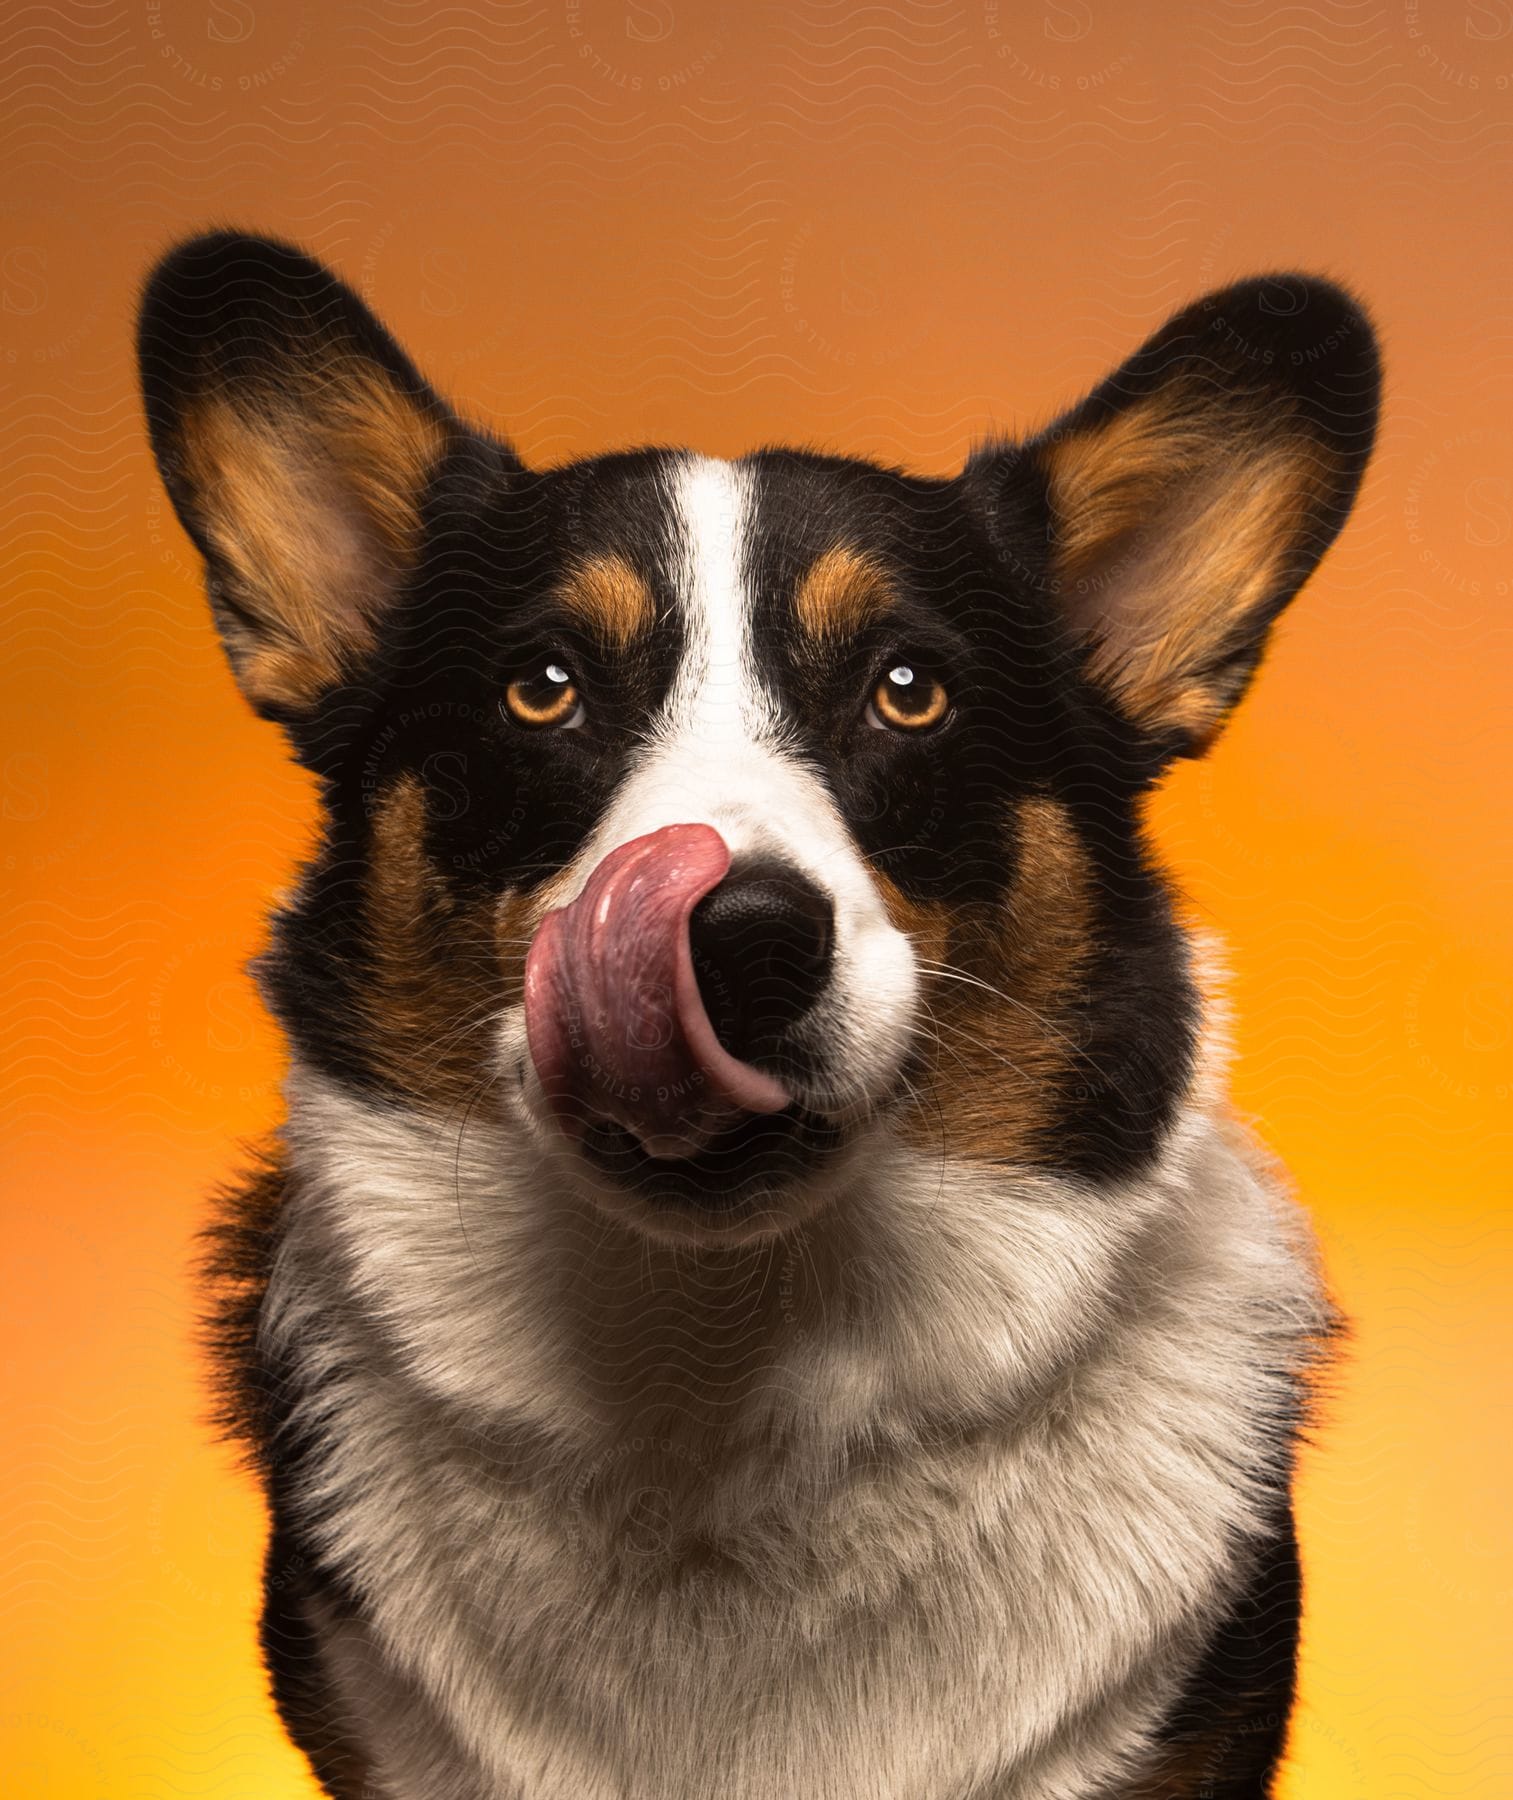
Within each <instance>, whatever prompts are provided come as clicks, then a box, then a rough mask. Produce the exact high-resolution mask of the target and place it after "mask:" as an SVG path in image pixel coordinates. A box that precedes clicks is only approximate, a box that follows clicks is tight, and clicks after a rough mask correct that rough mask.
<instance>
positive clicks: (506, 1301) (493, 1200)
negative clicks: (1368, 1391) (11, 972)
mask: <svg viewBox="0 0 1513 1800" xmlns="http://www.w3.org/2000/svg"><path fill="white" fill-rule="evenodd" d="M290 1136H291V1148H292V1166H293V1168H294V1171H295V1193H294V1195H293V1197H292V1199H291V1203H290V1217H289V1226H288V1231H287V1235H286V1238H285V1242H284V1246H283V1250H282V1252H281V1255H280V1259H279V1262H278V1265H277V1268H276V1271H275V1275H274V1280H273V1283H272V1286H271V1289H270V1295H269V1306H268V1309H267V1315H266V1316H267V1321H268V1329H269V1330H270V1331H271V1332H273V1333H275V1334H276V1335H277V1336H278V1338H279V1339H280V1340H281V1341H282V1343H283V1344H284V1346H285V1347H286V1353H287V1354H290V1355H292V1356H293V1358H294V1359H295V1361H296V1363H297V1364H299V1365H301V1366H302V1367H304V1368H305V1369H306V1370H308V1371H309V1373H310V1375H311V1376H312V1377H313V1378H314V1382H313V1390H314V1391H315V1392H317V1393H318V1394H319V1395H320V1401H319V1415H318V1417H315V1418H312V1419H311V1420H310V1421H309V1422H310V1423H312V1424H314V1425H316V1426H317V1427H318V1428H319V1429H320V1431H321V1433H322V1441H323V1454H322V1457H321V1459H320V1470H321V1473H320V1480H319V1483H318V1487H317V1488H316V1489H315V1490H314V1491H312V1492H311V1493H310V1494H309V1495H308V1496H307V1499H308V1501H309V1502H310V1503H311V1504H312V1505H314V1504H315V1503H317V1502H318V1503H319V1505H320V1508H321V1513H322V1516H323V1518H325V1519H326V1520H327V1521H328V1522H327V1523H326V1524H324V1525H323V1526H322V1527H321V1535H322V1538H323V1541H324V1544H325V1547H326V1549H327V1552H328V1554H329V1555H330V1556H331V1558H332V1559H333V1561H334V1562H335V1563H336V1564H337V1565H338V1566H339V1567H340V1568H341V1569H342V1570H343V1572H344V1573H345V1574H346V1576H347V1578H348V1579H349V1580H350V1581H351V1582H352V1583H353V1585H354V1586H355V1587H356V1588H357V1590H358V1591H359V1592H360V1593H361V1594H362V1596H363V1597H364V1600H365V1602H366V1605H367V1608H368V1613H369V1618H370V1626H369V1627H368V1629H367V1630H366V1631H365V1632H364V1633H362V1634H356V1633H353V1632H352V1631H350V1630H349V1631H347V1632H346V1633H344V1634H338V1635H337V1636H336V1637H335V1638H333V1640H332V1641H331V1643H330V1647H329V1660H330V1662H331V1665H332V1667H333V1670H334V1671H335V1673H336V1674H337V1678H338V1680H339V1681H340V1683H341V1685H342V1686H343V1688H344V1689H345V1690H346V1692H347V1694H348V1698H349V1701H350V1703H351V1704H352V1705H353V1706H354V1708H355V1709H356V1710H357V1712H358V1713H359V1715H360V1716H362V1717H363V1719H364V1731H365V1736H366V1739H367V1742H368V1745H369V1748H370V1749H371V1750H372V1752H373V1754H374V1756H375V1760H376V1764H377V1777H378V1779H379V1780H380V1781H381V1782H382V1783H383V1784H384V1785H383V1788H382V1790H381V1791H383V1792H385V1793H389V1794H391V1795H392V1796H394V1800H411V1796H414V1800H483V1796H501V1795H510V1796H514V1795H520V1796H522V1797H524V1796H530V1800H610V1797H611V1796H613V1797H614V1800H640V1797H642V1796H645V1797H646V1800H696V1797H697V1800H705V1797H706V1796H709V1795H712V1794H719V1795H721V1796H726V1797H728V1800H842V1797H846V1800H850V1797H852V1796H873V1795H876V1796H878V1797H879V1800H882V1797H883V1796H887V1797H888V1800H974V1797H977V1796H981V1797H983V1800H986V1797H987V1796H1000V1795H1001V1796H1010V1795H1012V1796H1015V1797H1017V1800H1073V1797H1074V1796H1083V1795H1088V1794H1092V1793H1095V1792H1096V1791H1097V1790H1098V1787H1099V1785H1100V1784H1101V1783H1104V1782H1106V1781H1107V1780H1108V1779H1109V1777H1110V1776H1111V1775H1113V1774H1115V1773H1117V1771H1118V1769H1119V1768H1120V1767H1121V1766H1122V1765H1123V1763H1124V1761H1125V1760H1126V1759H1127V1758H1128V1757H1129V1756H1130V1755H1131V1754H1132V1753H1134V1752H1136V1751H1138V1749H1139V1746H1140V1744H1141V1742H1142V1740H1143V1734H1144V1732H1145V1731H1146V1730H1148V1729H1149V1727H1150V1725H1151V1724H1152V1722H1153V1721H1154V1719H1155V1717H1156V1716H1158V1714H1159V1709H1160V1707H1161V1704H1162V1702H1163V1700H1164V1699H1165V1697H1166V1696H1167V1694H1168V1693H1169V1690H1170V1685H1171V1683H1172V1682H1173V1681H1174V1680H1175V1679H1176V1678H1177V1677H1178V1676H1179V1675H1180V1673H1181V1671H1182V1667H1183V1663H1184V1659H1185V1656H1186V1654H1187V1651H1188V1646H1189V1642H1190V1635H1191V1632H1192V1631H1193V1629H1194V1627H1195V1624H1196V1623H1197V1622H1198V1621H1200V1620H1201V1619H1202V1618H1203V1617H1204V1616H1205V1615H1206V1614H1207V1613H1208V1611H1209V1610H1210V1609H1211V1608H1212V1606H1213V1604H1214V1601H1215V1598H1216V1596H1217V1595H1219V1594H1220V1593H1221V1592H1222V1591H1223V1589H1224V1588H1225V1586H1226V1585H1227V1583H1228V1582H1229V1580H1230V1579H1231V1575H1232V1569H1233V1563H1234V1556H1235V1548H1234V1547H1235V1543H1236V1539H1237V1536H1238V1535H1240V1534H1243V1532H1244V1530H1245V1528H1246V1526H1247V1524H1248V1522H1249V1521H1250V1518H1251V1508H1252V1504H1253V1500H1254V1497H1255V1491H1256V1483H1257V1480H1258V1478H1259V1477H1260V1476H1262V1475H1263V1474H1264V1472H1265V1459H1266V1456H1267V1455H1268V1448H1267V1446H1268V1444H1272V1443H1274V1442H1275V1433H1274V1431H1268V1424H1269V1423H1270V1422H1271V1421H1273V1420H1274V1419H1275V1418H1276V1417H1277V1416H1278V1415H1279V1414H1280V1413H1281V1412H1282V1411H1283V1409H1285V1407H1286V1405H1287V1403H1288V1401H1289V1399H1290V1393H1289V1389H1288V1372H1289V1371H1292V1370H1297V1369H1300V1368H1301V1367H1302V1366H1303V1365H1304V1364H1305V1363H1306V1361H1307V1358H1308V1354H1309V1350H1310V1347H1311V1344H1312V1342H1313V1340H1314V1338H1315V1336H1316V1334H1317V1332H1318V1330H1319V1328H1320V1325H1321V1323H1322V1318H1323V1308H1322V1303H1321V1300H1320V1296H1319V1292H1318V1287H1317V1282H1316V1277H1315V1275H1314V1271H1313V1265H1312V1259H1311V1256H1310V1254H1309V1251H1308V1247H1307V1242H1306V1238H1305V1236H1304V1235H1303V1233H1302V1231H1301V1227H1300V1224H1299V1221H1298V1219H1297V1217H1296V1215H1295V1214H1294V1213H1293V1211H1292V1209H1291V1208H1290V1206H1289V1205H1288V1204H1287V1203H1286V1202H1285V1201H1284V1200H1283V1199H1282V1198H1281V1197H1280V1196H1279V1195H1278V1194H1277V1193H1276V1192H1275V1191H1274V1189H1273V1188H1272V1187H1271V1186H1270V1184H1269V1183H1267V1182H1266V1181H1265V1180H1264V1179H1263V1178H1261V1177H1260V1176H1258V1175H1257V1173H1256V1172H1255V1169H1254V1166H1253V1163H1252V1160H1251V1159H1250V1158H1249V1157H1248V1156H1247V1155H1246V1154H1245V1153H1244V1150H1243V1146H1241V1145H1240V1144H1238V1143H1237V1141H1236V1140H1235V1138H1234V1136H1233V1134H1232V1132H1230V1131H1229V1130H1228V1129H1227V1128H1226V1127H1224V1126H1223V1125H1222V1124H1221V1123H1220V1122H1219V1120H1218V1118H1217V1116H1216V1115H1213V1114H1210V1113H1208V1112H1206V1111H1194V1112H1193V1113H1191V1114H1189V1115H1188V1116H1187V1117H1186V1118H1185V1119H1184V1120H1183V1122H1182V1123H1181V1125H1180V1126H1179V1128H1178V1129H1177V1131H1176V1132H1174V1134H1173V1136H1172V1140H1171V1142H1170V1144H1169V1146H1168V1149H1167V1151H1166V1154H1165V1156H1164V1157H1163V1160H1162V1163H1161V1165H1160V1167H1159V1168H1158V1169H1157V1170H1156V1171H1154V1172H1153V1173H1152V1174H1151V1175H1150V1176H1148V1177H1147V1178H1145V1179H1144V1180H1142V1181H1141V1182H1139V1183H1134V1184H1129V1185H1125V1186H1121V1187H1119V1188H1116V1189H1102V1190H1099V1189H1094V1188H1092V1187H1088V1186H1085V1185H1078V1184H1073V1183H1070V1182H1062V1181H1054V1180H1050V1179H1047V1178H1045V1177H1040V1176H1032V1175H1028V1174H1014V1173H1011V1172H1005V1171H1002V1170H988V1169H983V1168H970V1167H953V1166H950V1165H946V1166H945V1167H944V1168H943V1167H942V1164H941V1163H940V1161H939V1159H935V1160H933V1161H932V1160H931V1159H929V1158H927V1157H923V1156H920V1155H918V1154H917V1153H914V1152H906V1151H903V1150H901V1149H899V1148H897V1147H896V1146H894V1145H892V1144H891V1143H890V1142H889V1141H888V1140H886V1139H885V1138H884V1137H882V1136H877V1137H875V1138H874V1139H873V1140H871V1141H870V1142H869V1143H868V1144H867V1145H866V1146H865V1155H864V1156H862V1157H861V1158H859V1159H858V1160H857V1162H856V1163H855V1164H854V1165H853V1166H854V1168H857V1169H864V1170H865V1179H864V1180H863V1179H859V1178H853V1181H852V1184H851V1186H850V1187H849V1189H848V1190H847V1191H846V1192H844V1193H842V1194H839V1195H837V1196H836V1198H835V1199H834V1200H833V1201H832V1203H831V1205H830V1206H829V1207H828V1209H827V1210H826V1211H825V1212H824V1213H823V1214H822V1215H821V1216H820V1217H819V1218H818V1219H817V1220H816V1221H815V1222H814V1223H813V1224H812V1225H811V1226H810V1227H809V1228H808V1229H807V1230H806V1231H805V1232H804V1233H803V1234H802V1236H801V1237H799V1238H797V1239H794V1240H791V1241H789V1242H786V1243H779V1244H777V1245H775V1246H774V1245H765V1246H757V1247H749V1248H747V1249H745V1250H743V1251H740V1252H732V1253H729V1254H726V1255H724V1256H722V1257H719V1258H713V1257H710V1256H707V1255H705V1254H703V1253H696V1252H693V1251H690V1250H687V1249H683V1250H674V1249H672V1248H671V1247H666V1246H650V1245H648V1244H645V1243H644V1242H640V1241H638V1240H636V1239H634V1238H633V1237H632V1236H631V1234H630V1233H629V1232H627V1231H625V1230H623V1229H622V1228H620V1227H618V1226H612V1225H610V1224H608V1223H607V1222H606V1221H604V1220H603V1219H601V1218H600V1217H598V1216H597V1215H596V1214H593V1213H592V1212H591V1211H589V1210H587V1209H586V1208H585V1207H584V1206H583V1205H582V1204H581V1202H577V1201H574V1200H573V1199H572V1198H571V1197H569V1196H566V1195H562V1194H559V1193H556V1192H554V1191H552V1188H551V1185H550V1183H549V1181H548V1179H547V1177H546V1175H545V1172H544V1170H543V1168H542V1167H541V1166H540V1164H539V1162H537V1161H534V1160H533V1153H532V1152H531V1151H530V1149H529V1147H528V1146H526V1145H524V1144H522V1142H521V1141H520V1140H519V1139H518V1137H516V1136H515V1135H514V1134H512V1133H508V1132H504V1131H495V1130H494V1129H492V1128H491V1127H489V1126H488V1125H478V1124H476V1123H474V1124H473V1125H470V1126H469V1128H468V1131H467V1135H466V1138H465V1139H464V1141H463V1142H462V1143H459V1141H458V1136H457V1130H456V1127H455V1124H454V1125H450V1126H448V1125H443V1124H441V1123H440V1122H437V1121H424V1120H416V1119H414V1118H412V1117H409V1116H406V1115H402V1114H399V1113H396V1112H394V1111H392V1110H382V1109H378V1108H374V1107H370V1106H368V1105H366V1104H364V1103H362V1102H359V1101H357V1100H355V1099H353V1098H352V1097H350V1096H349V1095H346V1094H344V1093H341V1092H338V1091H337V1090H335V1089H333V1088H330V1087H327V1086H324V1085H323V1084H321V1083H320V1082H318V1081H316V1080H315V1079H313V1078H310V1077H307V1076H303V1075H299V1076H297V1077H296V1078H295V1080H294V1082H293V1083H292V1086H291V1134H290Z"/></svg>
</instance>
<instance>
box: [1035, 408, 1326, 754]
mask: <svg viewBox="0 0 1513 1800" xmlns="http://www.w3.org/2000/svg"><path fill="white" fill-rule="evenodd" d="M1043 455H1044V461H1045V468H1046V472H1047V476H1048V480H1049V490H1050V498H1051V506H1052V511H1053V513H1054V516H1055V519H1056V522H1057V523H1056V548H1055V557H1056V573H1057V579H1058V582H1059V587H1060V596H1061V600H1062V604H1063V605H1064V607H1065V609H1066V613H1067V616H1068V618H1069V619H1070V621H1071V623H1072V625H1073V627H1074V629H1075V630H1076V631H1077V632H1078V633H1079V635H1081V636H1083V637H1085V638H1086V639H1087V640H1088V642H1089V644H1090V645H1091V653H1090V657H1089V663H1088V669H1089V673H1090V674H1091V675H1092V677H1093V678H1094V679H1095V680H1097V681H1100V682H1102V683H1104V684H1105V685H1106V686H1107V687H1108V688H1109V689H1110V691H1112V692H1113V693H1114V694H1115V696H1116V697H1117V698H1118V699H1119V701H1120V702H1121V704H1122V705H1123V707H1124V709H1125V711H1126V712H1127V713H1128V714H1129V716H1130V717H1131V718H1132V719H1134V720H1135V721H1136V722H1137V723H1138V724H1142V725H1145V726H1147V727H1149V728H1151V729H1153V730H1161V731H1165V730H1173V729H1175V730H1177V731H1180V732H1181V733H1183V734H1184V735H1185V736H1187V737H1188V738H1190V739H1192V740H1197V739H1201V738H1202V737H1203V736H1204V735H1205V734H1207V733H1209V732H1211V731H1212V730H1213V729H1214V728H1215V727H1216V726H1217V724H1218V723H1219V721H1220V720H1221V719H1222V718H1223V716H1224V714H1225V713H1226V712H1227V711H1228V709H1229V707H1230V706H1231V705H1233V703H1234V701H1235V700H1236V699H1237V698H1238V697H1239V690H1240V689H1241V688H1242V687H1243V685H1244V682H1245V679H1246V676H1247V675H1248V668H1247V667H1243V666H1242V667H1240V668H1236V669H1230V670H1227V671H1226V668H1225V658H1224V651H1225V646H1226V645H1227V644H1229V643H1231V642H1232V641H1233V640H1234V638H1235V636H1236V634H1243V632H1244V628H1245V626H1246V623H1247V621H1249V620H1251V619H1257V620H1260V619H1261V618H1262V615H1263V612H1264V609H1265V608H1266V606H1267V603H1268V601H1269V600H1270V599H1271V597H1272V596H1273V595H1274V594H1275V592H1276V590H1277V587H1278V584H1279V583H1280V582H1281V581H1282V579H1283V577H1284V574H1285V571H1286V568H1287V565H1288V564H1289V562H1290V561H1291V560H1292V558H1293V557H1294V555H1295V553H1296V551H1297V549H1298V545H1299V543H1300V541H1301V539H1302V537H1303V535H1304V533H1305V532H1306V529H1307V524H1308V517H1309V503H1310V495H1311V493H1312V492H1314V491H1319V490H1324V491H1327V490H1328V488H1329V487H1330V486H1331V485H1332V484H1333V483H1334V482H1336V481H1337V480H1338V470H1337V469H1336V468H1335V467H1334V466H1333V463H1332V461H1330V460H1329V459H1328V458H1327V456H1326V452H1325V449H1324V447H1323V445H1322V444H1321V443H1320V442H1319V441H1318V439H1317V438H1316V437H1314V436H1313V435H1312V434H1310V433H1308V432H1307V431H1306V430H1304V429H1303V428H1302V427H1301V425H1298V424H1295V423H1292V422H1289V421H1286V420H1283V421H1275V420H1274V421H1272V425H1271V429H1270V430H1268V432H1267V434H1266V436H1265V438H1264V439H1262V438H1261V437H1258V436H1257V435H1256V434H1255V433H1254V432H1251V433H1246V432H1245V431H1244V430H1243V429H1241V428H1239V427H1238V426H1237V425H1236V422H1235V420H1234V418H1233V416H1232V415H1231V414H1230V413H1228V412H1227V411H1221V410H1219V409H1216V408H1214V407H1213V406H1212V405H1209V406H1207V407H1205V406H1204V405H1203V403H1202V401H1201V399H1195V398H1194V397H1193V396H1191V395H1188V396H1184V395H1182V394H1181V393H1176V394H1162V395H1159V396H1156V397H1155V398H1153V399H1152V400H1151V401H1149V402H1147V403H1146V404H1144V405H1139V406H1133V407H1131V408H1129V409H1128V411H1126V412H1122V413H1119V414H1117V415H1116V416H1115V417H1114V418H1112V419H1111V420H1109V421H1108V422H1107V423H1106V424H1104V425H1101V426H1098V427H1096V428H1094V429H1091V430H1087V431H1074V432H1069V433H1067V434H1066V435H1065V436H1064V437H1063V438H1061V439H1059V440H1057V441H1054V442H1052V443H1050V444H1048V445H1047V446H1046V447H1045V449H1044V452H1043Z"/></svg>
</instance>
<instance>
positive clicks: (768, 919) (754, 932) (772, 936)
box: [688, 862, 835, 1062]
mask: <svg viewBox="0 0 1513 1800" xmlns="http://www.w3.org/2000/svg"><path fill="white" fill-rule="evenodd" d="M688 936H689V942H690V945H691V947H692V949H693V966H694V972H695V974H696V975H697V976H698V978H699V994H700V996H701V997H702V999H703V1001H704V1010H705V1011H706V1012H707V1013H708V1014H709V1018H710V1023H711V1024H712V1025H713V1026H714V1028H715V1034H716V1036H717V1037H718V1038H719V1040H720V1042H721V1043H722V1044H723V1045H724V1046H725V1048H726V1049H727V1050H728V1051H729V1052H730V1054H731V1055H732V1056H737V1057H739V1058H740V1059H741V1060H742V1061H743V1062H754V1061H756V1060H758V1059H759V1058H762V1057H769V1058H770V1057H772V1056H773V1055H775V1054H776V1053H777V1052H778V1050H779V1048H780V1045H781V1041H782V1038H783V1034H784V1033H785V1032H786V1031H787V1030H788V1028H789V1027H790V1026H791V1025H793V1024H794V1023H795V1022H796V1021H797V1020H798V1019H800V1018H802V1016H803V1015H804V1014H805V1013H806V1012H807V1011H808V1010H809V1008H810V1007H811V1006H812V1005H813V1004H814V1002H815V1001H816V1000H817V999H818V998H819V995H820V990H821V989H822V988H823V987H824V985H825V981H826V978H827V977H828V975H829V973H830V952H831V943H832V940H833V938H834V936H835V909H834V907H832V906H831V904H830V900H829V897H828V896H827V895H825V894H822V893H821V892H820V890H819V889H818V888H817V887H816V886H815V885H814V883H813V882H811V881H808V880H806V879H805V878H804V876H802V875H801V874H799V872H798V870H797V869H793V868H790V867H789V866H788V865H787V864H786V863H781V862H751V863H746V864H744V865H742V866H741V867H740V868H736V869H732V870H731V872H730V873H729V874H728V875H727V876H726V877H725V879H724V880H723V881H722V882H721V883H720V885H719V886H718V887H717V888H716V889H715V890H714V892H713V893H712V894H706V895H705V896H704V898H703V899H702V900H701V901H700V902H699V904H698V905H697V906H696V907H695V908H694V909H693V916H692V917H691V918H690V919H689V921H688Z"/></svg>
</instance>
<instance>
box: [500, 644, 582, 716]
mask: <svg viewBox="0 0 1513 1800" xmlns="http://www.w3.org/2000/svg"><path fill="white" fill-rule="evenodd" d="M504 711H505V714H506V716H507V717H508V718H509V719H510V721H511V722H512V723H513V724H516V725H524V726H525V727H526V728H527V730H530V731H546V730H556V731H571V730H572V729H573V728H574V727H575V726H578V725H581V724H582V723H583V721H584V719H585V717H586V716H587V715H586V713H585V711H584V706H583V701H582V700H581V699H580V698H579V695H578V684H577V682H576V681H574V680H573V677H572V673H571V671H570V670H569V669H568V668H567V666H566V665H565V664H563V663H560V662H557V661H556V660H555V658H548V659H547V660H546V661H544V662H541V663H539V664H537V666H536V667H535V668H534V669H533V670H532V671H531V672H530V673H529V674H528V675H522V676H520V677H519V678H518V679H517V680H515V681H512V682H511V683H510V685H509V686H508V687H507V688H506V689H505V691H504Z"/></svg>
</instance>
